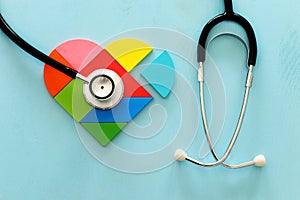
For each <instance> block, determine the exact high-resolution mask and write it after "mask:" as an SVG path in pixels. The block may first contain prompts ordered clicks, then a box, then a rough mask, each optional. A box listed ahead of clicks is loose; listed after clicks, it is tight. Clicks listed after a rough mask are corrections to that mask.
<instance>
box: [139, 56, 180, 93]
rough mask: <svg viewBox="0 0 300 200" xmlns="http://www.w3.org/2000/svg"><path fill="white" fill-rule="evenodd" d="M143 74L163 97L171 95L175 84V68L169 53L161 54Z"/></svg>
mask: <svg viewBox="0 0 300 200" xmlns="http://www.w3.org/2000/svg"><path fill="white" fill-rule="evenodd" d="M141 74H142V76H143V77H144V78H145V79H146V80H147V81H148V82H149V83H150V84H151V86H152V87H153V88H154V89H155V90H156V91H157V92H158V93H159V95H160V96H161V97H163V98H166V97H167V96H168V95H169V94H170V92H171V90H172V88H173V85H174V82H175V67H174V63H173V60H172V58H171V56H170V55H169V53H168V52H166V51H164V52H163V53H162V54H160V55H159V56H158V57H157V58H156V59H155V60H154V61H153V62H152V63H151V64H150V65H149V66H148V67H147V68H146V69H145V70H144V71H143V72H142V73H141Z"/></svg>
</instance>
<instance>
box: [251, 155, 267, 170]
mask: <svg viewBox="0 0 300 200" xmlns="http://www.w3.org/2000/svg"><path fill="white" fill-rule="evenodd" d="M253 162H254V165H255V166H256V167H264V166H265V165H266V158H265V156H264V155H262V154H260V155H257V156H255V158H254V159H253Z"/></svg>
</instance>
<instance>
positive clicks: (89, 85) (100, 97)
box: [0, 0, 266, 168]
mask: <svg viewBox="0 0 300 200" xmlns="http://www.w3.org/2000/svg"><path fill="white" fill-rule="evenodd" d="M224 2H225V12H224V13H223V14H220V15H218V16H216V17H215V18H213V19H212V20H210V21H209V22H208V23H207V24H206V25H205V27H204V29H203V31H202V33H201V35H200V39H199V43H198V52H197V55H198V62H199V66H200V67H199V69H198V81H199V83H200V103H201V113H202V121H203V125H204V131H205V135H206V139H207V142H208V145H209V147H210V150H211V153H212V155H213V156H214V158H215V159H216V162H213V163H203V162H199V161H197V160H195V159H193V158H190V157H188V155H187V154H186V152H185V151H183V150H180V149H179V150H177V151H176V152H175V158H176V159H177V160H180V161H183V160H187V161H190V162H192V163H194V164H197V165H200V166H205V167H212V166H217V165H220V164H222V165H224V166H225V167H228V168H241V167H246V166H250V165H255V166H260V167H262V166H264V165H265V164H266V160H265V157H264V156H263V155H258V156H256V157H255V158H254V159H253V160H252V161H249V162H245V163H241V164H238V165H229V164H226V163H225V160H226V159H227V158H228V156H229V154H230V152H231V150H232V148H233V146H234V144H235V142H236V139H237V137H238V134H239V131H240V129H241V125H242V122H243V119H244V115H245V111H246V107H247V102H248V96H249V91H250V88H251V86H252V79H253V76H252V70H253V67H254V66H255V63H256V57H257V44H256V38H255V34H254V31H253V28H252V27H251V25H250V23H249V22H248V21H247V20H246V19H245V18H244V17H242V16H240V15H238V14H236V13H234V12H233V8H232V1H231V0H224ZM223 21H233V22H236V23H238V24H239V25H241V26H242V27H243V28H244V29H245V31H246V33H247V37H248V40H249V52H248V54H249V55H248V74H247V80H246V89H245V94H244V100H243V105H242V109H241V113H240V117H239V120H238V123H237V126H236V129H235V132H234V134H233V137H232V139H231V141H230V143H229V145H228V147H227V150H226V152H225V153H224V155H223V157H222V158H219V157H218V156H217V154H216V152H215V149H214V147H213V145H212V141H211V137H210V133H209V129H208V123H207V119H206V111H205V104H204V61H205V57H206V55H205V48H206V40H207V38H208V35H209V33H210V31H211V30H212V29H213V28H214V27H215V26H216V25H217V24H219V23H220V22H223ZM0 28H1V30H2V31H3V32H4V33H5V34H6V35H7V36H8V37H9V38H10V39H11V40H12V41H13V42H14V43H15V44H16V45H18V46H19V47H20V48H21V49H23V50H24V51H25V52H27V53H29V54H30V55H32V56H33V57H35V58H37V59H38V60H40V61H42V62H44V63H46V64H48V65H49V66H51V67H53V68H55V69H57V70H58V71H60V72H62V73H64V74H65V75H67V76H69V77H71V78H73V79H79V80H81V81H83V82H84V83H85V84H84V86H83V93H84V96H85V98H86V101H87V102H88V103H89V104H90V105H92V106H94V107H96V108H99V109H103V110H106V109H110V108H113V107H115V106H116V105H118V103H119V102H120V100H121V99H122V96H123V92H124V85H123V82H122V79H121V78H120V77H119V76H118V74H116V73H115V72H114V71H112V70H108V69H100V70H95V71H94V72H92V73H91V74H90V75H89V76H87V77H85V76H83V75H81V74H80V73H79V72H78V71H76V70H74V69H72V68H69V67H67V66H66V65H63V64H62V63H59V62H57V61H56V60H54V59H52V58H51V57H49V56H47V55H46V54H44V53H42V52H41V51H39V50H38V49H36V48H35V47H33V46H32V45H30V44H29V43H27V42H26V41H25V40H23V39H22V38H21V37H20V36H19V35H18V34H17V33H16V32H15V31H14V30H13V29H12V28H11V27H10V26H9V25H8V24H7V22H6V21H5V20H4V18H3V17H2V15H1V13H0Z"/></svg>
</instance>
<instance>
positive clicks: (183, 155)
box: [174, 149, 187, 161]
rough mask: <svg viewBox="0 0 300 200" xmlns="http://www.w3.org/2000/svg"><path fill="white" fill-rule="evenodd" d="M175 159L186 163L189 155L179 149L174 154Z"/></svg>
mask: <svg viewBox="0 0 300 200" xmlns="http://www.w3.org/2000/svg"><path fill="white" fill-rule="evenodd" d="M174 158H175V159H176V160H178V161H184V160H185V159H186V158H187V153H186V152H185V151H184V150H182V149H177V150H176V151H175V153H174Z"/></svg>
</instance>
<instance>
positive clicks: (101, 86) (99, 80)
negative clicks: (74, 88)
mask: <svg viewBox="0 0 300 200" xmlns="http://www.w3.org/2000/svg"><path fill="white" fill-rule="evenodd" d="M87 79H88V83H85V84H84V86H83V94H84V97H85V98H86V100H87V102H88V103H89V104H90V105H91V106H93V107H96V108H99V109H101V110H108V109H111V108H113V107H115V106H117V105H118V103H119V102H120V101H121V99H122V97H123V93H124V85H123V82H122V79H121V77H120V76H119V75H118V74H117V73H115V72H114V71H112V70H109V69H99V70H96V71H94V72H93V73H91V74H90V75H89V76H88V77H87Z"/></svg>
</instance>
